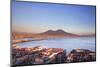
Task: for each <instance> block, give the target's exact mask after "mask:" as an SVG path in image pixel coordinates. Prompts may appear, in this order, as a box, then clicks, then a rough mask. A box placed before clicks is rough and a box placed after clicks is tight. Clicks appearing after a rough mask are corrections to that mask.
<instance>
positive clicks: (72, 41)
mask: <svg viewBox="0 0 100 67" xmlns="http://www.w3.org/2000/svg"><path fill="white" fill-rule="evenodd" d="M19 40H21V39H19ZM22 40H23V39H22ZM25 40H28V38H27V39H25ZM29 40H32V39H31V38H30V39H29ZM62 44H63V45H62ZM38 45H39V46H38ZM73 45H74V46H73ZM12 48H13V49H12V57H13V58H12V59H13V61H12V63H13V65H31V64H34V65H36V64H54V63H73V62H87V61H95V60H96V54H95V39H94V38H93V37H91V38H85V37H83V38H66V39H64V38H63V39H48V40H39V41H38V40H32V41H27V42H20V41H19V43H18V42H17V43H14V44H13V45H12ZM93 48H94V49H93Z"/></svg>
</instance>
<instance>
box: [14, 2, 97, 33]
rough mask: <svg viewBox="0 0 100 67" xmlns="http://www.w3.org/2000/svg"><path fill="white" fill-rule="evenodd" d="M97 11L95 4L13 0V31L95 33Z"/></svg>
mask: <svg viewBox="0 0 100 67" xmlns="http://www.w3.org/2000/svg"><path fill="white" fill-rule="evenodd" d="M95 12H96V10H95V6H85V5H84V6H83V5H70V4H66V5H65V4H53V3H36V2H15V1H13V2H12V31H14V32H28V33H41V32H45V31H47V30H58V29H62V30H64V31H66V32H70V33H75V34H95V20H96V19H95Z"/></svg>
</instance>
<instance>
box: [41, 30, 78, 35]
mask: <svg viewBox="0 0 100 67" xmlns="http://www.w3.org/2000/svg"><path fill="white" fill-rule="evenodd" d="M40 34H42V35H55V36H57V35H60V36H61V35H62V36H78V35H76V34H73V33H68V32H65V31H64V30H61V29H58V30H56V31H53V30H48V31H46V32H43V33H40Z"/></svg>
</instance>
